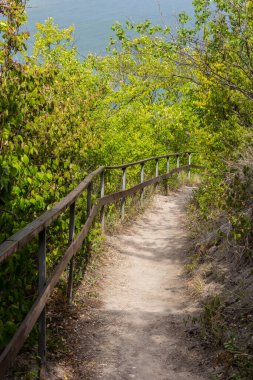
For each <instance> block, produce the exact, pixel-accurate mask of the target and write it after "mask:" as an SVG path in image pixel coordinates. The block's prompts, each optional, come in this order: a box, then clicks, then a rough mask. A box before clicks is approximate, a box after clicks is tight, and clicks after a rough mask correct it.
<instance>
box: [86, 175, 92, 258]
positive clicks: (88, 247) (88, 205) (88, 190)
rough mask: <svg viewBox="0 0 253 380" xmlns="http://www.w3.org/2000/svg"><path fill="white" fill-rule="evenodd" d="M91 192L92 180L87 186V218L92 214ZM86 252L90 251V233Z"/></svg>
mask: <svg viewBox="0 0 253 380" xmlns="http://www.w3.org/2000/svg"><path fill="white" fill-rule="evenodd" d="M91 193H92V182H90V183H89V185H88V188H87V214H86V219H88V217H89V216H90V211H91ZM86 253H87V256H88V255H89V253H90V242H89V235H88V236H87V243H86Z"/></svg>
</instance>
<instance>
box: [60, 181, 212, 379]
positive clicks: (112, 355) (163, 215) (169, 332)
mask: <svg viewBox="0 0 253 380" xmlns="http://www.w3.org/2000/svg"><path fill="white" fill-rule="evenodd" d="M190 192H191V189H189V188H187V187H185V188H184V189H183V190H181V191H180V192H178V193H177V194H175V195H171V196H168V197H165V196H161V195H157V196H156V197H155V200H154V202H153V204H152V207H151V208H150V209H149V210H147V211H146V212H145V213H144V215H143V216H142V217H140V218H139V219H138V220H137V221H136V222H135V223H134V224H133V225H132V226H131V227H130V228H127V229H126V230H125V231H124V234H121V235H117V236H114V237H108V239H109V244H110V246H111V251H112V252H113V253H114V257H115V258H116V262H115V263H114V264H113V265H112V266H109V267H107V268H106V269H105V278H104V279H103V281H102V285H103V286H102V288H101V291H100V299H101V300H102V304H99V305H97V306H96V307H95V308H93V311H92V312H91V314H90V316H89V318H87V316H85V315H84V316H83V319H82V318H81V319H80V320H79V322H78V326H77V328H76V335H75V337H74V338H73V346H76V347H77V348H76V349H77V351H78V352H77V355H75V365H74V366H73V367H75V370H74V372H69V375H66V377H65V378H66V379H76V380H77V379H78V380H81V379H85V380H88V379H90V380H97V379H103V380H125V379H126V380H127V379H137V380H188V379H189V380H206V379H209V376H210V372H209V371H208V359H207V354H206V353H205V352H204V350H203V348H201V347H200V345H199V344H198V342H197V339H196V338H195V337H194V336H191V335H190V334H189V333H187V332H186V327H185V323H184V320H185V319H186V318H187V316H189V315H193V313H194V307H193V306H192V301H191V300H190V299H189V298H187V296H186V291H185V282H184V281H185V280H184V278H183V276H182V268H183V264H184V261H185V255H184V254H185V251H186V250H187V233H186V229H185V227H184V218H185V203H186V199H187V197H188V196H189V194H190ZM114 261H115V260H114ZM62 378H64V377H62Z"/></svg>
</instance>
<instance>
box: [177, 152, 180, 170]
mask: <svg viewBox="0 0 253 380" xmlns="http://www.w3.org/2000/svg"><path fill="white" fill-rule="evenodd" d="M179 167H180V156H179V154H178V155H177V168H179Z"/></svg>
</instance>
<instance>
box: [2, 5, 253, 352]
mask: <svg viewBox="0 0 253 380" xmlns="http://www.w3.org/2000/svg"><path fill="white" fill-rule="evenodd" d="M212 3H213V4H212V5H211V2H210V1H208V0H195V1H194V6H195V19H196V22H195V24H194V25H193V26H192V23H190V19H189V17H188V16H187V14H186V13H184V12H183V13H181V14H180V15H179V28H178V30H177V35H176V36H174V38H171V33H172V29H171V28H170V27H169V26H166V27H162V26H160V25H152V24H151V23H150V21H149V20H145V21H144V22H143V23H138V24H133V23H130V22H127V23H126V27H124V26H123V25H121V24H120V23H119V22H116V23H115V24H114V25H113V26H112V30H113V31H114V34H115V36H114V37H111V39H110V46H109V48H108V51H111V54H109V55H108V56H105V57H96V56H93V55H88V56H87V57H86V58H85V59H84V60H83V61H80V60H79V59H78V55H77V52H76V48H75V47H74V45H73V33H74V28H73V27H69V28H65V29H60V28H59V27H58V26H57V25H56V24H55V23H54V21H53V20H52V19H51V18H49V19H48V20H46V21H45V23H44V24H38V25H37V30H38V31H37V33H36V35H35V43H34V47H33V52H32V55H31V56H29V55H28V54H27V52H26V45H25V40H26V38H27V37H28V35H27V33H24V32H21V31H20V26H21V25H22V24H23V23H24V22H25V20H26V14H25V9H24V6H25V2H24V1H20V0H11V1H8V2H5V1H0V13H1V16H2V17H1V21H0V35H1V38H0V85H1V93H0V172H1V175H0V242H2V241H4V240H5V239H6V238H7V237H8V236H10V235H11V234H13V233H14V232H16V231H17V230H19V229H20V228H22V227H23V226H24V225H25V224H26V223H28V222H30V221H32V220H33V219H34V218H36V217H37V216H38V215H39V214H41V213H42V212H43V211H45V210H46V209H48V208H50V207H51V206H52V205H53V204H54V203H55V202H57V201H59V200H60V199H61V198H62V197H63V196H64V195H66V194H67V193H68V192H69V191H70V190H71V189H73V188H74V187H75V186H76V185H77V184H78V183H79V182H80V180H82V179H83V178H84V177H85V175H86V174H87V173H88V172H89V171H91V170H92V169H94V168H95V167H97V166H98V165H101V164H110V165H112V164H118V163H121V162H123V161H124V162H127V161H133V160H137V159H140V158H143V157H148V156H152V155H158V154H164V153H165V152H168V151H184V150H187V151H189V150H192V151H195V152H197V154H198V156H197V155H195V156H193V160H195V161H196V163H198V164H202V165H205V166H206V168H207V170H208V174H207V175H206V178H205V180H204V183H203V186H201V187H200V189H199V190H198V191H197V192H196V201H195V202H196V207H197V209H198V211H199V215H200V217H201V218H203V219H208V218H210V217H212V212H214V211H216V210H217V212H219V211H220V210H225V209H229V210H231V208H232V207H233V205H235V204H237V205H239V204H240V207H239V208H238V210H239V211H238V213H237V214H236V215H235V214H233V213H230V216H231V218H232V219H231V220H232V224H233V226H234V230H233V231H234V234H235V236H234V237H235V238H236V239H237V238H239V235H240V236H242V235H243V234H244V233H248V232H249V229H250V226H251V223H250V222H249V221H248V220H247V218H246V216H245V214H244V213H243V206H244V205H245V199H246V197H245V194H246V192H245V189H246V188H247V186H248V184H247V181H246V180H245V181H244V182H243V186H244V187H242V186H241V184H242V182H241V178H242V177H241V176H240V175H238V176H237V177H236V176H234V177H233V178H234V179H233V183H232V182H229V183H228V181H227V177H226V174H225V173H227V171H228V169H227V166H228V161H229V160H235V159H237V158H238V156H239V155H240V153H241V152H242V151H243V150H244V149H245V146H246V145H247V144H246V141H250V139H251V138H252V132H251V129H250V127H251V126H252V111H253V106H252V97H253V95H252V94H253V89H252V70H253V69H252V56H251V55H252V47H253V46H252V44H253V37H252V36H253V33H252V32H253V30H252V29H253V17H252V1H249V0H240V1H239V0H236V1H233V2H225V1H222V0H215V1H214V2H212ZM239 16H240V17H239ZM17 54H19V55H21V58H22V61H21V58H20V59H19V60H18V61H17V60H15V57H16V55H17ZM193 163H195V162H193ZM172 164H173V165H172V166H175V162H173V163H172ZM164 169H165V167H164ZM145 170H146V171H145V174H146V176H148V175H150V173H154V167H152V166H151V165H150V166H148V165H147V166H146V167H145ZM245 170H246V169H245ZM139 174H140V173H139V172H137V171H136V170H134V169H133V170H129V172H128V177H127V180H128V184H129V185H130V184H134V183H136V181H137V180H138V178H139ZM246 177H247V176H246V175H245V176H244V177H243V178H244V179H245V178H246ZM119 186H120V176H119V174H118V173H116V172H115V173H113V174H110V175H108V178H107V189H106V191H107V192H109V191H113V190H115V188H119ZM238 200H240V202H241V203H240V202H239V203H238ZM85 202H86V199H85V197H83V198H82V199H81V200H80V202H79V204H78V213H77V220H76V228H77V231H78V230H80V228H81V225H82V223H83V222H84V220H85V213H84V211H83V210H84V209H85V205H84V204H85ZM210 210H214V211H212V212H210ZM96 236H97V234H96V229H95V230H94V232H93V235H92V237H93V240H94V239H95V237H96ZM67 240H68V215H67V214H64V215H62V217H61V218H59V220H57V221H56V222H55V223H54V224H53V225H52V226H51V227H50V229H49V231H48V247H47V248H48V252H49V254H48V259H47V260H48V266H49V270H51V269H52V268H53V267H54V266H55V264H56V263H57V261H58V260H59V257H60V256H61V255H62V253H63V250H64V247H65V246H66V245H67ZM59 242H61V244H59ZM59 247H61V248H59ZM36 249H37V245H36V242H34V243H33V244H32V248H30V247H29V248H28V249H26V250H24V252H22V253H18V254H17V255H15V257H13V259H10V260H8V261H6V263H5V264H4V265H3V266H1V269H0V274H1V276H0V278H1V280H0V281H1V282H0V285H1V291H2V290H4V291H2V292H1V297H2V300H1V303H0V305H1V306H0V330H1V332H2V334H0V335H1V341H0V347H3V346H4V345H5V344H6V343H7V341H8V339H9V337H10V336H11V334H12V333H13V331H14V329H15V328H16V326H17V325H18V323H19V322H20V321H21V320H22V318H23V316H24V315H25V313H26V312H27V310H28V309H29V307H30V304H31V302H32V300H33V297H34V294H35V289H36V281H37V271H36V268H35V257H34V255H35V252H36ZM78 260H80V261H81V260H82V257H81V255H80V257H79V258H78ZM23 261H25V262H26V267H25V268H24V266H23V265H22V262H23ZM81 267H82V265H81V264H80V268H81ZM20 278H22V280H20ZM20 281H21V283H20ZM9 289H13V294H12V293H11V295H9ZM20 289H22V290H20ZM22 292H23V293H22ZM2 305H3V306H2ZM21 305H22V307H21ZM17 308H19V310H20V312H18V313H16V314H15V312H14V309H15V310H16V309H17ZM7 309H8V312H7V311H6V310H7Z"/></svg>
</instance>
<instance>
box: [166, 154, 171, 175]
mask: <svg viewBox="0 0 253 380" xmlns="http://www.w3.org/2000/svg"><path fill="white" fill-rule="evenodd" d="M166 168H167V173H169V172H170V157H167V162H166Z"/></svg>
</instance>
